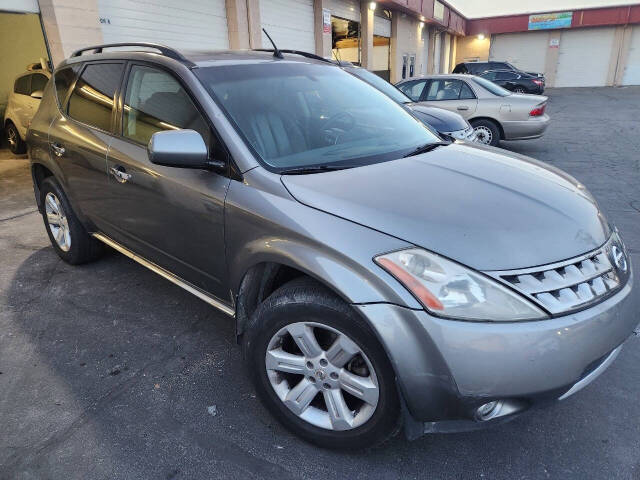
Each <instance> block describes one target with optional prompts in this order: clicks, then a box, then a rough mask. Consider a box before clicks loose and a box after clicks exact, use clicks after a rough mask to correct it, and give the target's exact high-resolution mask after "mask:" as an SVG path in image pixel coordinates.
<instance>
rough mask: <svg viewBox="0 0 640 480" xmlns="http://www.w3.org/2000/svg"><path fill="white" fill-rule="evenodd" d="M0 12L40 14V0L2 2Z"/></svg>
mask: <svg viewBox="0 0 640 480" xmlns="http://www.w3.org/2000/svg"><path fill="white" fill-rule="evenodd" d="M0 10H2V11H3V12H17V13H38V12H40V8H38V0H2V2H0Z"/></svg>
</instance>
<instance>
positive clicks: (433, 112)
mask: <svg viewBox="0 0 640 480" xmlns="http://www.w3.org/2000/svg"><path fill="white" fill-rule="evenodd" d="M340 66H341V67H342V69H343V70H345V71H346V72H349V73H351V74H352V75H355V76H356V77H358V78H360V79H361V80H364V81H365V82H367V83H368V84H370V85H372V86H373V87H375V88H377V89H378V90H380V91H381V92H382V93H384V94H385V95H387V96H389V97H391V98H392V99H393V100H395V101H396V102H398V103H399V104H401V105H403V106H405V107H406V108H408V109H409V110H411V112H412V113H413V114H414V115H415V116H416V117H418V118H419V119H420V120H421V121H422V122H423V123H425V124H427V125H428V126H429V127H431V128H433V129H434V130H435V131H436V132H438V134H439V135H440V136H441V137H445V138H448V139H451V140H460V141H466V142H475V141H476V134H475V131H474V129H473V127H472V126H471V125H470V124H469V122H467V121H466V120H465V119H464V118H462V116H461V115H460V114H458V113H455V112H450V111H448V110H445V109H443V108H436V107H428V106H425V105H418V104H416V103H415V102H414V101H413V100H411V99H410V98H409V97H407V96H406V95H405V94H404V93H402V91H401V90H399V89H398V88H397V87H395V86H393V85H392V84H390V83H389V82H387V81H386V80H384V79H383V78H381V77H379V76H378V75H376V74H375V73H372V72H370V71H369V70H367V69H366V68H362V67H356V66H354V65H352V64H347V63H346V62H340Z"/></svg>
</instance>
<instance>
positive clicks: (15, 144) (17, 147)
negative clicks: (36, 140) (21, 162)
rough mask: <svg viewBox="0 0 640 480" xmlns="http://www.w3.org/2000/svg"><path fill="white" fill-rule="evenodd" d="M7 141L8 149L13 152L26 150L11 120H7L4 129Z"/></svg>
mask: <svg viewBox="0 0 640 480" xmlns="http://www.w3.org/2000/svg"><path fill="white" fill-rule="evenodd" d="M4 131H5V137H6V140H7V143H8V144H9V150H11V152H12V153H14V154H20V153H25V152H26V151H27V145H26V144H25V143H24V141H23V140H22V138H20V133H19V132H18V129H17V128H16V126H15V125H14V124H13V123H12V122H8V123H7V126H6V127H5V129H4Z"/></svg>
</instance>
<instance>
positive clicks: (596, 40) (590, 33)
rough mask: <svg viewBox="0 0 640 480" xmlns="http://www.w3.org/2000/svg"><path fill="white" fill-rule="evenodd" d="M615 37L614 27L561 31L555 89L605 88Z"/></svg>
mask: <svg viewBox="0 0 640 480" xmlns="http://www.w3.org/2000/svg"><path fill="white" fill-rule="evenodd" d="M613 37H614V29H613V28H590V29H588V30H576V31H564V32H562V36H561V37H560V52H559V56H558V68H557V73H556V83H555V86H556V87H602V86H604V85H606V84H607V74H608V72H609V60H610V58H611V48H612V47H613Z"/></svg>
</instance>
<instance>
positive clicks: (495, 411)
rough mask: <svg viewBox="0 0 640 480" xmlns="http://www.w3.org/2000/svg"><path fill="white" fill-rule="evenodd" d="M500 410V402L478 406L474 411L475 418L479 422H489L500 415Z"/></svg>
mask: <svg viewBox="0 0 640 480" xmlns="http://www.w3.org/2000/svg"><path fill="white" fill-rule="evenodd" d="M501 409H502V400H495V401H493V402H489V403H485V404H484V405H480V406H479V407H478V409H477V410H476V418H477V419H478V420H480V421H481V422H485V421H487V420H491V419H492V418H494V417H497V416H498V415H499V414H500V410H501Z"/></svg>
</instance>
